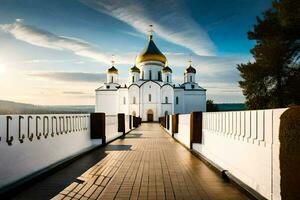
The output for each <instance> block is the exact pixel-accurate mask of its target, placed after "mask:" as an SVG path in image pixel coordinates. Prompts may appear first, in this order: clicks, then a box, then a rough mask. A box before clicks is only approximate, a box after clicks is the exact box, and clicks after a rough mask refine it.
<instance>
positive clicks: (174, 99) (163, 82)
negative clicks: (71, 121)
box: [95, 33, 206, 121]
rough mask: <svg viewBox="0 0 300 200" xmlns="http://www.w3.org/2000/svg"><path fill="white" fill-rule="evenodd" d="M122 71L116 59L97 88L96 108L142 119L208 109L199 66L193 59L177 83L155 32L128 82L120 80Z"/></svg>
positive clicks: (107, 113) (99, 110) (138, 59)
mask: <svg viewBox="0 0 300 200" xmlns="http://www.w3.org/2000/svg"><path fill="white" fill-rule="evenodd" d="M118 74H119V72H118V69H117V68H116V66H115V63H114V61H113V62H112V66H111V68H109V69H108V70H107V81H106V83H104V85H103V86H101V87H100V88H98V89H96V108H95V111H96V112H104V113H105V114H106V115H116V114H118V113H125V114H126V115H133V116H138V117H141V118H142V121H158V118H159V117H161V116H164V115H166V114H176V113H178V114H183V113H191V112H193V111H206V90H205V89H203V88H202V87H200V86H199V85H198V84H197V83H196V79H195V76H196V69H195V68H193V67H192V65H191V62H190V64H189V65H188V66H187V67H186V68H185V70H184V75H183V76H184V82H183V83H182V84H178V83H177V84H175V83H173V81H172V69H171V68H170V67H169V66H168V65H167V58H166V56H165V55H164V54H162V53H161V51H160V50H159V49H158V48H157V46H156V44H155V43H154V40H153V35H152V33H151V34H150V35H149V40H148V43H147V46H146V47H145V49H144V50H143V51H142V52H141V53H140V54H139V55H138V56H137V58H136V61H135V64H134V66H133V67H131V68H130V69H129V80H128V83H127V84H124V85H121V84H119V83H118Z"/></svg>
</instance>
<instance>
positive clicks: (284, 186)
mask: <svg viewBox="0 0 300 200" xmlns="http://www.w3.org/2000/svg"><path fill="white" fill-rule="evenodd" d="M279 141H280V154H279V162H280V190H281V192H280V193H281V199H286V200H292V199H300V192H299V186H300V171H299V166H300V106H297V107H291V108H289V109H288V110H287V111H285V112H284V113H283V114H282V115H281V116H280V129H279Z"/></svg>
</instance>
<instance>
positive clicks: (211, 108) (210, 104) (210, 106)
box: [206, 99, 218, 112]
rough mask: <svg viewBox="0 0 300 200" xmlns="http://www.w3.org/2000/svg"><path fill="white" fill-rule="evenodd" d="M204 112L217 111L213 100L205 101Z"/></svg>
mask: <svg viewBox="0 0 300 200" xmlns="http://www.w3.org/2000/svg"><path fill="white" fill-rule="evenodd" d="M206 111H208V112H213V111H218V107H217V105H216V104H214V101H213V100H210V99H208V100H207V101H206Z"/></svg>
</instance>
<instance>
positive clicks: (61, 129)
mask: <svg viewBox="0 0 300 200" xmlns="http://www.w3.org/2000/svg"><path fill="white" fill-rule="evenodd" d="M58 119H59V133H60V134H63V133H64V128H65V124H64V123H63V126H62V125H61V121H62V119H63V122H65V120H64V117H62V116H59V117H58Z"/></svg>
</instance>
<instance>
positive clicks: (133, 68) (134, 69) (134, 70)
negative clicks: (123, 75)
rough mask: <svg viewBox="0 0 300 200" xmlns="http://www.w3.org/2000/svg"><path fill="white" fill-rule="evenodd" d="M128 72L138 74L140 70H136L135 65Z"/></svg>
mask: <svg viewBox="0 0 300 200" xmlns="http://www.w3.org/2000/svg"><path fill="white" fill-rule="evenodd" d="M130 72H137V73H140V69H139V68H137V67H136V66H135V65H134V66H133V67H131V68H130Z"/></svg>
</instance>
